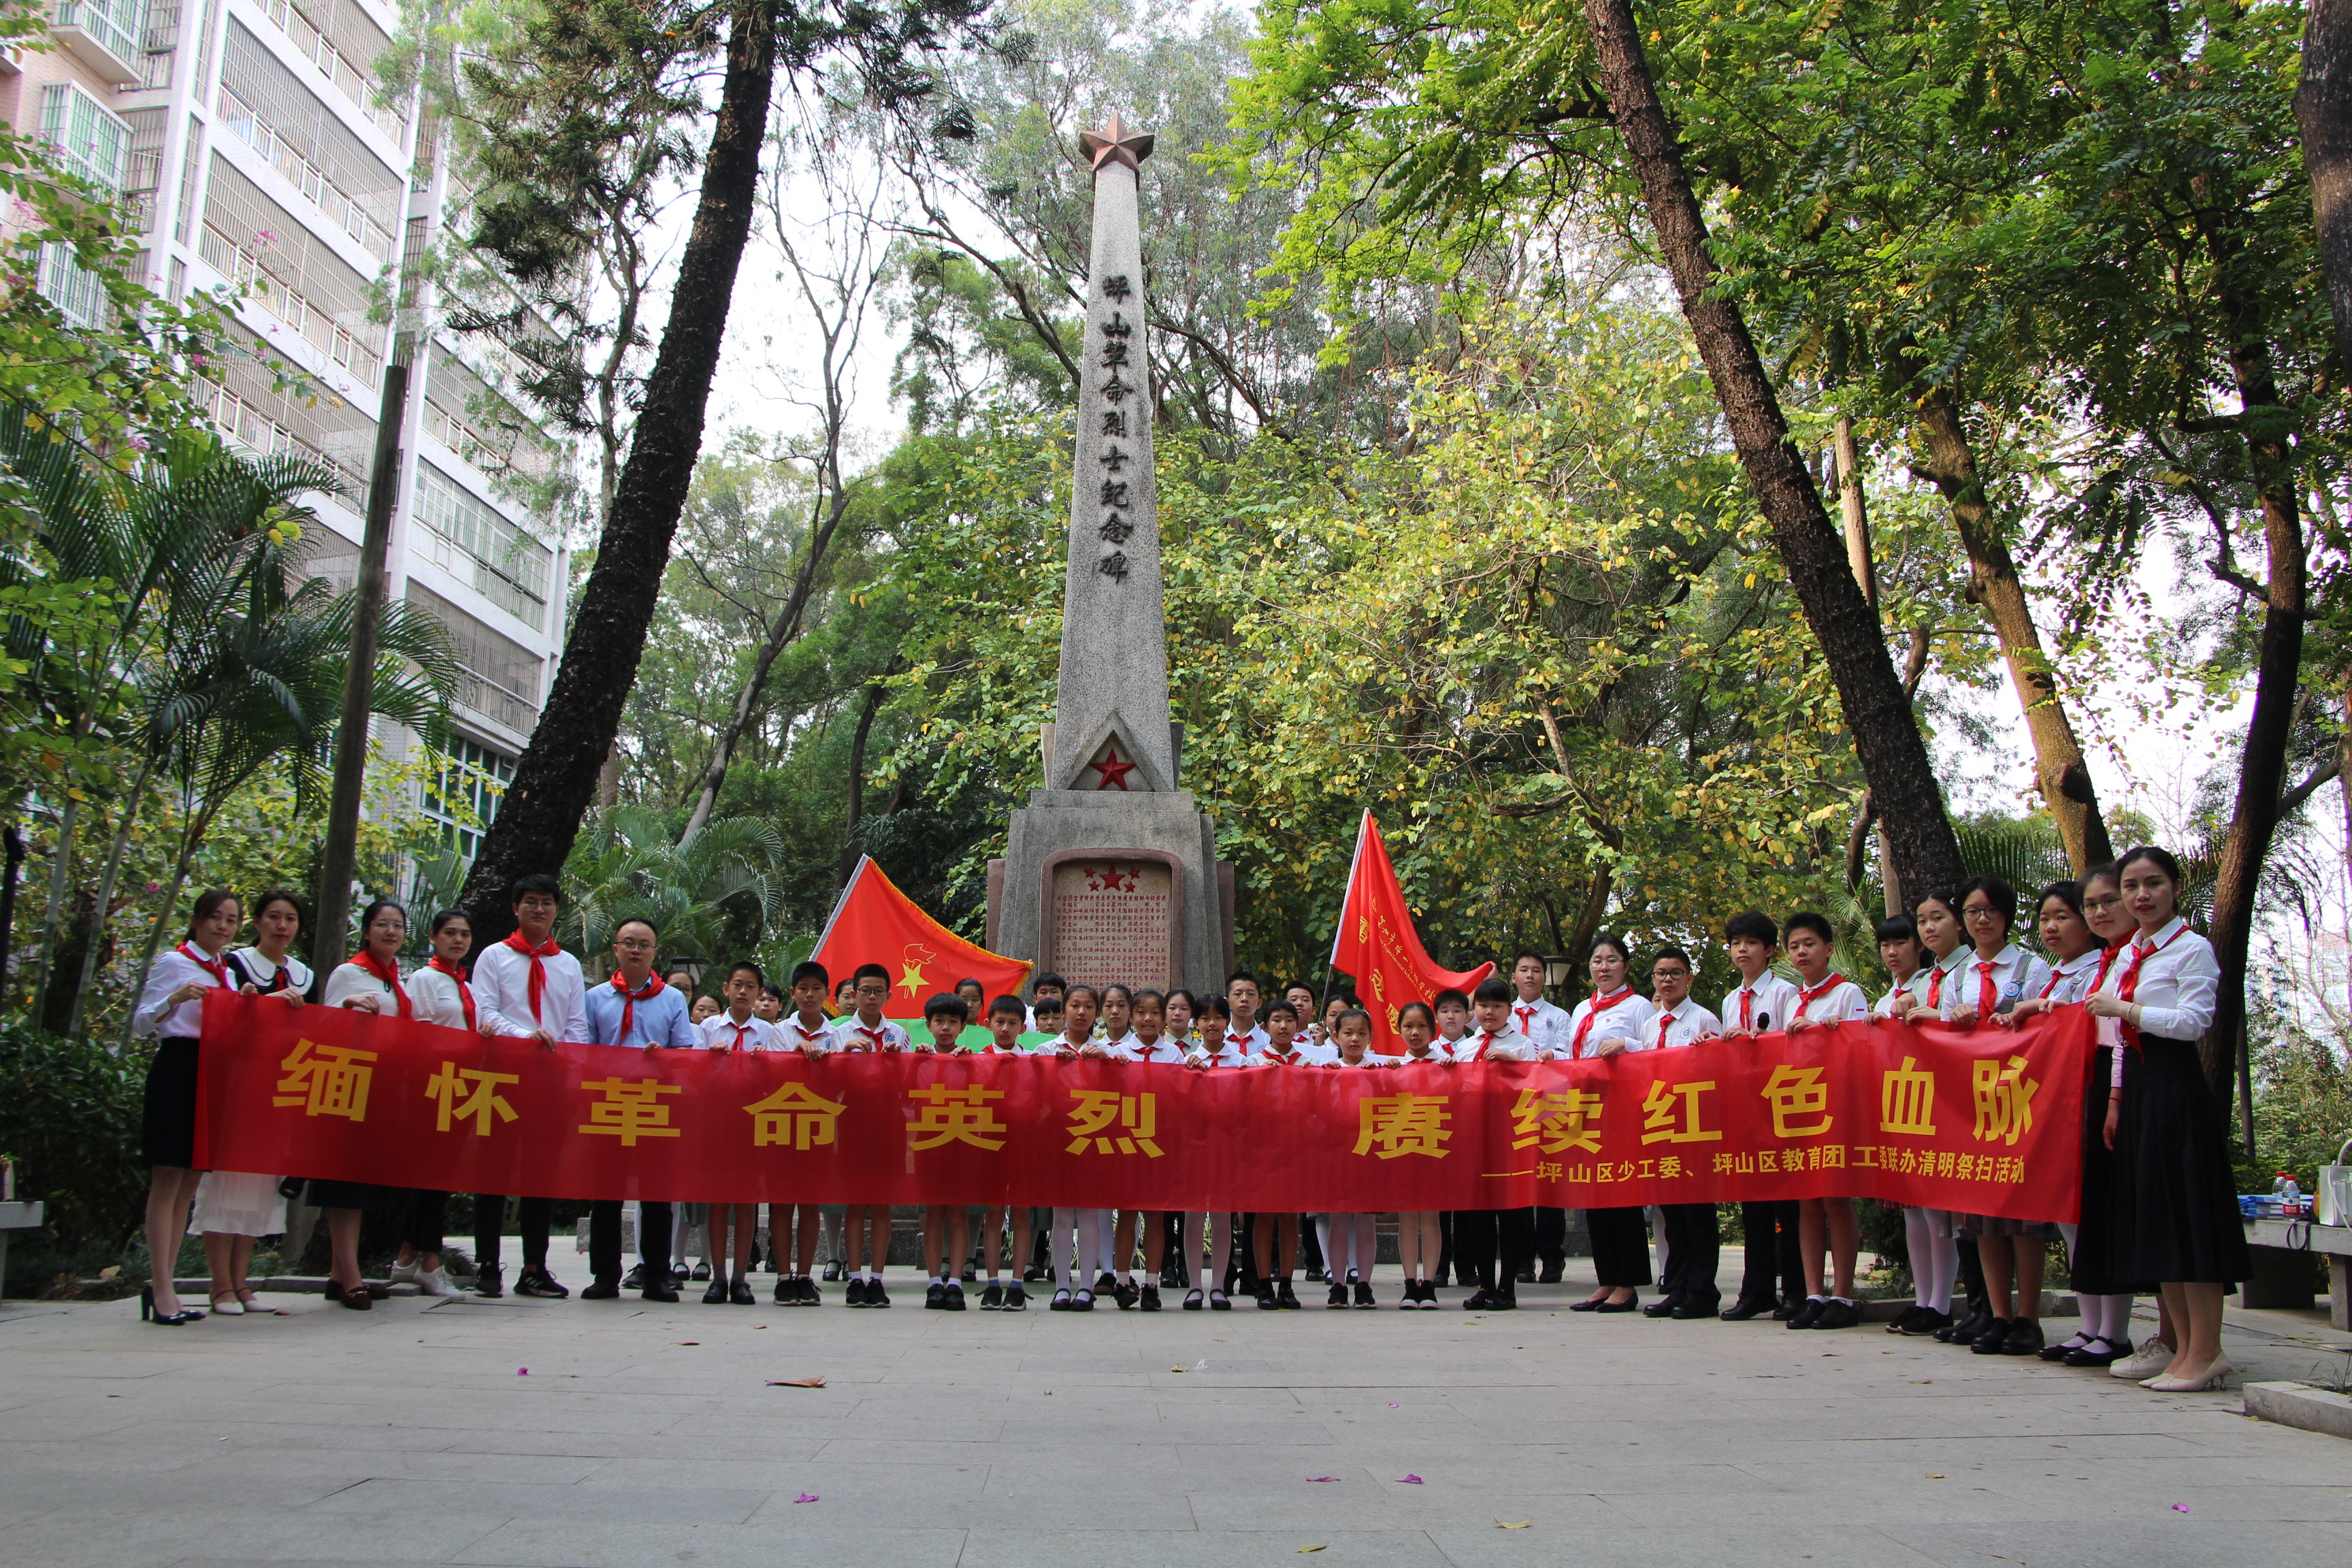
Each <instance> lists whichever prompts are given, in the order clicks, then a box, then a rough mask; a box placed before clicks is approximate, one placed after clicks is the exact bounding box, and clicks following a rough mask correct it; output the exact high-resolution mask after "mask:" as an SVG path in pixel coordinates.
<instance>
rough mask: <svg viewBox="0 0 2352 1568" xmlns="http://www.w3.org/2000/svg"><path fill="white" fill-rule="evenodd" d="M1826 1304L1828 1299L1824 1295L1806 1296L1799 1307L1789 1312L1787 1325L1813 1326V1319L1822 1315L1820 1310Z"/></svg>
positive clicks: (1794, 1327)
mask: <svg viewBox="0 0 2352 1568" xmlns="http://www.w3.org/2000/svg"><path fill="white" fill-rule="evenodd" d="M1828 1306H1829V1301H1828V1300H1827V1299H1826V1298H1824V1297H1821V1296H1808V1297H1806V1298H1805V1304H1804V1305H1803V1306H1801V1307H1799V1308H1798V1309H1797V1310H1795V1311H1794V1312H1791V1313H1790V1314H1789V1320H1788V1321H1789V1326H1790V1328H1792V1329H1810V1328H1811V1327H1812V1326H1813V1320H1815V1319H1816V1318H1819V1317H1820V1316H1821V1315H1822V1310H1823V1309H1825V1308H1826V1307H1828Z"/></svg>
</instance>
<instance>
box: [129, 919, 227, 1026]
mask: <svg viewBox="0 0 2352 1568" xmlns="http://www.w3.org/2000/svg"><path fill="white" fill-rule="evenodd" d="M184 948H195V951H196V952H204V949H203V948H200V947H196V946H195V944H194V942H182V943H180V944H179V945H178V946H175V947H173V949H172V950H171V951H170V952H165V953H163V954H162V955H160V956H159V957H157V959H156V960H155V966H154V967H153V968H152V969H150V970H149V971H148V972H147V989H146V990H144V991H142V992H141V993H140V994H139V1006H138V1008H137V1010H136V1011H134V1012H133V1013H132V1014H131V1033H132V1034H133V1035H136V1036H144V1035H161V1036H163V1038H165V1039H167V1040H193V1039H194V1038H195V1037H197V1036H198V1035H199V1034H201V1033H202V1032H203V1030H204V1023H205V999H204V998H203V997H201V996H199V997H197V998H196V999H195V1000H194V1001H193V1002H183V1003H181V1004H180V1005H178V1006H176V1007H174V1006H173V1005H171V1003H170V1002H169V1001H167V1000H166V998H167V997H169V996H170V995H171V994H172V993H173V992H174V991H177V990H178V989H179V988H180V987H181V986H183V985H186V984H197V985H203V986H205V987H208V988H209V987H212V986H216V985H219V984H221V983H222V976H223V975H226V976H227V978H228V979H229V980H230V981H232V982H234V981H235V980H236V971H235V970H233V969H230V968H228V967H227V965H226V963H222V965H221V969H220V971H219V972H218V973H215V971H213V970H211V969H208V968H206V967H205V965H204V964H202V963H197V962H196V961H195V960H194V959H193V958H190V957H189V956H188V955H187V953H186V952H183V951H182V949H184Z"/></svg>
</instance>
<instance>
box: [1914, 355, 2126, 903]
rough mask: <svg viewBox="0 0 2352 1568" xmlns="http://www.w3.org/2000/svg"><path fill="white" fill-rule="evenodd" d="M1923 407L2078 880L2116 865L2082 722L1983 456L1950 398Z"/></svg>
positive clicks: (1929, 395)
mask: <svg viewBox="0 0 2352 1568" xmlns="http://www.w3.org/2000/svg"><path fill="white" fill-rule="evenodd" d="M1916 402H1917V407H1918V410H1919V438H1920V445H1921V446H1922V447H1924V448H1925V455H1926V458H1927V476H1928V478H1930V479H1933V480H1934V481H1935V483H1936V488H1937V489H1938V490H1940V491H1942V492H1943V496H1944V500H1945V503H1946V504H1947V505H1948V506H1949V507H1950V508H1951V509H1952V525H1953V527H1954V528H1955V529H1957V530H1958V532H1959V536H1960V547H1961V548H1962V549H1963V550H1966V551H1967V552H1968V555H1969V597H1970V598H1972V599H1974V600H1976V602H1977V604H1978V605H1979V606H1981V607H1982V608H1983V610H1984V613H1985V615H1986V616H1988V617H1989V618H1990V620H1991V622H1992V629H1993V636H1994V637H1997V638H1999V639H2000V651H2001V657H2002V658H2004V659H2006V660H2007V661H2008V664H2009V682H2010V685H2011V688H2012V689H2014V690H2015V691H2016V693H2017V701H2018V705H2019V706H2020V707H2021V708H2022V709H2024V710H2025V730H2026V733H2027V734H2028V735H2029V736H2031V737H2032V741H2033V778H2034V783H2036V784H2039V785H2040V786H2041V789H2042V803H2043V804H2044V805H2047V806H2048V807H2049V808H2050V816H2051V818H2052V820H2053V821H2054V822H2056V823H2057V825H2058V839H2059V842H2060V843H2062V844H2063V845H2064V846H2065V847H2066V861H2067V864H2068V865H2070V866H2072V867H2073V868H2074V875H2075V876H2077V877H2080V876H2081V875H2083V873H2084V872H2085V871H2087V870H2089V869H2090V868H2092V867H2094V866H2095V865H2097V864H2098V863H2099V862H2100V861H2102V860H2110V859H2113V858H2115V848H2114V847H2113V846H2112V845H2110V844H2109V843H2108V842H2107V821H2106V818H2105V816H2101V815H2100V813H2099V795H2098V791H2097V790H2096V789H2095V788H2093V787H2092V784H2091V770H2090V767H2089V764H2088V763H2085V762H2084V760H2083V743H2082V742H2081V741H2079V740H2077V739H2076V738H2075V736H2074V721H2072V720H2071V719H2069V718H2068V717H2067V716H2066V705H2065V703H2064V701H2063V700H2062V699H2061V698H2060V697H2059V695H2058V681H2057V677H2056V675H2055V673H2054V672H2053V670H2052V669H2051V668H2050V659H2049V656H2048V655H2046V654H2044V653H2043V652H2042V633H2041V631H2040V630H2039V629H2038V628H2036V627H2035V626H2034V624H2033V606H2032V605H2031V604H2029V603H2028V602H2027V600H2026V597H2025V584H2023V583H2022V582H2021V581H2020V580H2019V579H2018V575H2017V562H2016V560H2015V558H2013V557H2012V556H2011V554H2010V552H2009V541H2008V540H2007V539H2006V538H2005V537H2003V535H2002V532H2001V527H2000V521H1999V520H1998V519H1996V518H1995V517H1994V516H1993V515H1992V509H1991V508H1990V506H1988V505H1987V504H1986V503H1985V491H1984V479H1983V476H1982V475H1980V474H1979V472H1978V471H1977V458H1976V451H1975V448H1973V447H1971V446H1969V434H1968V429H1967V427H1966V426H1963V425H1962V424H1961V423H1960V410H1959V405H1958V404H1956V403H1955V402H1954V401H1953V400H1952V391H1951V388H1949V387H1948V386H1934V387H1929V388H1928V389H1927V392H1926V394H1925V395H1924V396H1922V397H1920V398H1918V399H1917V400H1916Z"/></svg>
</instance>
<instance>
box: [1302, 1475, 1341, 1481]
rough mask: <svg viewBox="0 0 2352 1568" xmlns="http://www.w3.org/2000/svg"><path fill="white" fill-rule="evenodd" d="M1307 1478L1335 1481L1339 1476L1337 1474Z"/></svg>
mask: <svg viewBox="0 0 2352 1568" xmlns="http://www.w3.org/2000/svg"><path fill="white" fill-rule="evenodd" d="M1307 1479H1308V1480H1310V1481H1336V1480H1338V1479H1339V1477H1337V1476H1309V1477H1307Z"/></svg>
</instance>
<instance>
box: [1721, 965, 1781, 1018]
mask: <svg viewBox="0 0 2352 1568" xmlns="http://www.w3.org/2000/svg"><path fill="white" fill-rule="evenodd" d="M1742 997H1745V998H1746V999H1747V1001H1748V1013H1747V1017H1746V1020H1745V1021H1744V1022H1743V1021H1742V1019H1741V1016H1740V1008H1739V1004H1740V999H1741V998H1742ZM1717 1011H1718V1012H1719V1013H1720V1014H1721V1015H1722V1017H1723V1026H1724V1028H1726V1029H1727V1030H1729V1029H1785V1028H1787V1027H1788V1026H1789V1019H1790V1016H1792V1015H1794V1014H1795V1012H1796V1011H1797V988H1796V987H1795V986H1793V985H1791V984H1789V983H1788V982H1787V981H1785V980H1783V979H1781V978H1780V976H1779V975H1778V974H1775V973H1772V971H1770V970H1769V969H1768V970H1766V971H1765V972H1764V973H1761V974H1759V975H1758V976H1757V977H1756V978H1755V980H1754V981H1753V982H1751V983H1748V984H1742V985H1741V986H1740V987H1739V988H1738V990H1736V991H1734V992H1733V993H1732V994H1730V995H1728V996H1726V997H1725V998H1724V999H1723V1005H1722V1006H1721V1007H1720V1008H1718V1009H1717Z"/></svg>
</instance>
